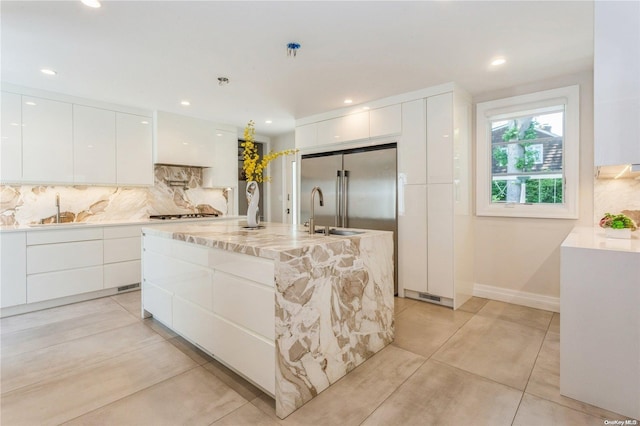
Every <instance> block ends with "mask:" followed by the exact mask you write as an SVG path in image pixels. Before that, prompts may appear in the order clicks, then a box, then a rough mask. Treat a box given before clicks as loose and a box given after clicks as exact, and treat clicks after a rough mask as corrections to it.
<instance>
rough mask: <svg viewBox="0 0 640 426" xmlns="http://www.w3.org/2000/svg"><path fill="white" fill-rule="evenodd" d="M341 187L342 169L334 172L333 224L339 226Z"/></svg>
mask: <svg viewBox="0 0 640 426" xmlns="http://www.w3.org/2000/svg"><path fill="white" fill-rule="evenodd" d="M341 189H342V170H338V171H337V173H336V215H335V220H334V222H333V223H334V226H336V227H339V226H340V219H341V218H342V204H341V202H342V197H341V196H340V195H341Z"/></svg>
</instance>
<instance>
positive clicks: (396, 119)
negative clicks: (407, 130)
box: [369, 104, 402, 138]
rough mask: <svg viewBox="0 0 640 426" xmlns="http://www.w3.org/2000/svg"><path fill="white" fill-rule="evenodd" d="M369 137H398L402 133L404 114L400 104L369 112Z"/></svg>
mask: <svg viewBox="0 0 640 426" xmlns="http://www.w3.org/2000/svg"><path fill="white" fill-rule="evenodd" d="M369 121H370V123H369V136H370V137H372V138H375V137H378V136H388V135H397V134H400V133H401V132H402V112H401V106H400V104H396V105H390V106H388V107H384V108H377V109H372V110H371V111H369Z"/></svg>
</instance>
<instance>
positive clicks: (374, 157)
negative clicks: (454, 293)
mask: <svg viewBox="0 0 640 426" xmlns="http://www.w3.org/2000/svg"><path fill="white" fill-rule="evenodd" d="M396 164H397V163H396V144H385V145H378V146H370V147H365V148H356V149H349V150H342V151H334V152H329V153H320V154H306V155H303V156H302V161H301V163H300V216H299V218H300V222H301V223H304V222H306V221H308V220H309V217H310V215H311V209H310V206H311V190H312V189H313V187H314V186H319V187H320V189H321V190H322V193H323V199H324V206H322V207H321V206H320V205H319V202H318V198H319V197H318V196H317V195H316V197H315V206H314V216H315V224H316V225H317V226H327V225H329V226H335V227H343V228H361V229H379V230H384V231H393V241H394V250H393V252H394V257H395V259H394V260H395V271H396V272H395V275H396V279H395V282H396V293H397V282H398V280H397V274H398V273H397V270H398V267H397V266H398V262H397V259H398V250H397V248H398V243H397V234H398V232H397V231H398V226H397V208H396V205H397V202H396V201H397V195H396V188H397V184H396V179H397V173H396Z"/></svg>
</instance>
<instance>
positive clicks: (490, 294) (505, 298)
mask: <svg viewBox="0 0 640 426" xmlns="http://www.w3.org/2000/svg"><path fill="white" fill-rule="evenodd" d="M473 295H474V296H476V297H484V298H485V299H491V300H498V301H500V302H507V303H513V304H516V305H522V306H528V307H529V308H536V309H544V310H545V311H552V312H560V298H559V297H551V296H544V295H542V294H535V293H528V292H526V291H517V290H510V289H507V288H501V287H494V286H490V285H485V284H478V283H475V284H474V285H473Z"/></svg>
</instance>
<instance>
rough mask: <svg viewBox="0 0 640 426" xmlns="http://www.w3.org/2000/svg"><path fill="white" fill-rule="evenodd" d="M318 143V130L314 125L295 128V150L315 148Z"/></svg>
mask: <svg viewBox="0 0 640 426" xmlns="http://www.w3.org/2000/svg"><path fill="white" fill-rule="evenodd" d="M317 143H318V128H317V124H316V123H311V124H306V125H304V126H298V127H296V148H297V149H303V148H309V147H312V146H316V145H317Z"/></svg>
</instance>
